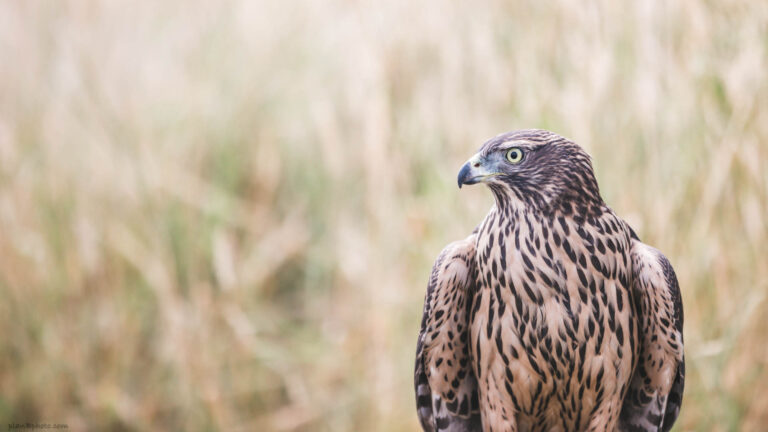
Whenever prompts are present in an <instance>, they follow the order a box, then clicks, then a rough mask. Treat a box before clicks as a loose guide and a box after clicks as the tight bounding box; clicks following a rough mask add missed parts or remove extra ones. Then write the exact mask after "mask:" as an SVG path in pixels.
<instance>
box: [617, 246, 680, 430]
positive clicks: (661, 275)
mask: <svg viewBox="0 0 768 432" xmlns="http://www.w3.org/2000/svg"><path fill="white" fill-rule="evenodd" d="M632 234H633V238H634V239H633V240H632V248H631V258H632V273H633V274H632V276H633V277H632V279H633V282H632V293H633V297H634V303H635V308H636V309H635V310H636V311H637V313H638V320H637V323H638V332H639V335H640V337H639V346H638V347H637V349H636V352H638V355H637V356H636V357H635V358H636V359H637V365H636V366H635V371H634V374H633V376H632V380H631V382H630V385H629V389H628V390H627V394H626V397H625V398H624V405H623V406H622V410H621V417H620V430H631V431H669V430H670V429H672V424H673V423H674V422H675V420H676V419H677V415H678V414H679V413H680V405H681V403H682V398H683V386H684V384H685V358H684V356H683V303H682V300H681V298H680V287H679V286H678V284H677V277H676V276H675V271H674V270H673V269H672V265H671V264H670V263H669V261H668V260H667V258H666V257H665V256H664V255H662V253H661V252H659V251H658V250H656V249H654V248H652V247H650V246H648V245H645V244H643V243H642V242H640V240H638V239H637V238H636V236H635V235H634V232H633V233H632Z"/></svg>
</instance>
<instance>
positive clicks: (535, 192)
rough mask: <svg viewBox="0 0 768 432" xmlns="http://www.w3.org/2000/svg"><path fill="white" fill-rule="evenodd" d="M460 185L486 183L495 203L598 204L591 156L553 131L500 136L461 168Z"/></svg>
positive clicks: (533, 206) (531, 205)
mask: <svg viewBox="0 0 768 432" xmlns="http://www.w3.org/2000/svg"><path fill="white" fill-rule="evenodd" d="M458 181H459V187H461V186H462V185H465V184H466V185H471V184H475V183H486V184H487V185H488V187H489V188H490V189H491V190H492V191H493V194H494V196H495V198H496V202H497V204H498V205H499V206H513V207H525V208H530V209H539V210H544V211H547V210H555V209H559V210H564V211H566V212H568V213H570V212H572V211H575V209H574V207H579V208H583V207H587V208H589V207H594V206H595V205H597V206H599V205H601V204H602V199H601V198H600V191H599V189H598V187H597V181H596V180H595V175H594V173H593V171H592V162H591V160H590V157H589V155H588V154H587V153H586V152H585V151H584V150H583V149H582V148H581V147H580V146H578V145H577V144H576V143H574V142H572V141H569V140H567V139H565V138H563V137H561V136H559V135H557V134H555V133H552V132H548V131H545V130H538V129H527V130H520V131H515V132H508V133H504V134H501V135H498V136H496V137H494V138H492V139H490V140H488V141H486V142H485V144H483V145H482V147H480V151H478V152H477V154H475V155H474V156H472V157H471V158H470V159H469V160H468V161H467V162H466V163H465V164H464V166H462V167H461V170H460V171H459V178H458Z"/></svg>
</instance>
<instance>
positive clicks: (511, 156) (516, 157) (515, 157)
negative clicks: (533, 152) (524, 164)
mask: <svg viewBox="0 0 768 432" xmlns="http://www.w3.org/2000/svg"><path fill="white" fill-rule="evenodd" d="M507 160H508V161H510V162H511V163H513V164H517V163H520V162H521V161H522V160H523V151H522V150H520V149H519V148H517V147H512V148H511V149H509V150H507Z"/></svg>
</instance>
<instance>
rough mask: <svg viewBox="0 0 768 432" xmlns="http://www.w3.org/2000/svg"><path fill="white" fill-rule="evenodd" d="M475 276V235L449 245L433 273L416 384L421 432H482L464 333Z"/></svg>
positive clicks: (420, 345)
mask: <svg viewBox="0 0 768 432" xmlns="http://www.w3.org/2000/svg"><path fill="white" fill-rule="evenodd" d="M476 274H477V270H476V266H475V235H474V234H473V235H471V236H469V237H467V238H466V239H464V240H461V241H457V242H454V243H451V244H450V245H448V246H447V247H446V248H445V249H443V251H442V252H441V253H440V255H439V256H438V257H437V261H435V265H434V266H433V267H432V275H431V276H430V278H429V285H428V286H427V295H426V298H425V299H424V316H423V318H422V321H421V331H420V333H419V340H418V343H417V347H416V371H415V382H414V384H415V387H416V405H417V408H418V415H419V420H420V421H421V426H422V428H423V429H424V430H425V431H430V432H431V431H438V430H440V431H451V432H454V431H455V432H464V431H475V430H477V431H479V430H480V415H479V411H478V401H477V380H476V379H475V375H474V373H473V372H472V361H471V358H470V356H471V350H470V349H469V329H468V327H469V318H468V317H469V308H470V307H471V303H472V295H473V293H474V288H475V279H476Z"/></svg>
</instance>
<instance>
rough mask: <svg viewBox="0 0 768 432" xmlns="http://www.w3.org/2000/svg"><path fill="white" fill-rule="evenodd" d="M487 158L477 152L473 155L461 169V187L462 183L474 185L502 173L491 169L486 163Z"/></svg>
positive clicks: (459, 181) (459, 180) (459, 179)
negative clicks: (484, 158)
mask: <svg viewBox="0 0 768 432" xmlns="http://www.w3.org/2000/svg"><path fill="white" fill-rule="evenodd" d="M484 162H485V160H483V158H482V157H481V156H480V154H476V155H474V156H472V157H471V158H470V159H469V160H468V161H467V162H466V163H465V164H464V165H463V166H462V167H461V170H459V178H458V183H459V189H461V186H462V185H465V184H466V185H473V184H475V183H479V182H482V181H485V180H486V179H487V178H489V177H494V176H497V175H500V174H501V173H497V172H493V171H489V170H488V169H487V167H486V165H485V163H484Z"/></svg>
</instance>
